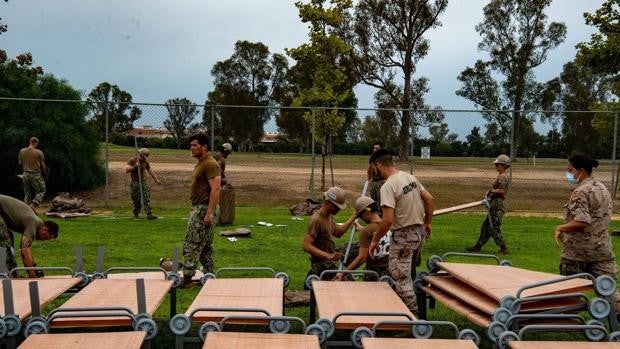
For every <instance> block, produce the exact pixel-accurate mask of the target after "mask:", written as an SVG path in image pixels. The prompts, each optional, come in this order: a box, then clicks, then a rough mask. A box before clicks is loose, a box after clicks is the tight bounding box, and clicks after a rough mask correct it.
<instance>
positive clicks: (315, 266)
mask: <svg viewBox="0 0 620 349" xmlns="http://www.w3.org/2000/svg"><path fill="white" fill-rule="evenodd" d="M339 267H340V262H338V261H320V262H310V270H309V271H308V274H306V278H308V276H310V275H316V276H321V273H322V272H324V271H325V270H338V269H339ZM335 276H336V273H334V274H333V275H326V278H328V279H331V278H333V277H335ZM304 290H308V287H307V286H306V283H305V282H304Z"/></svg>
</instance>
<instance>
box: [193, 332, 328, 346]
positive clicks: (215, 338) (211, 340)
mask: <svg viewBox="0 0 620 349" xmlns="http://www.w3.org/2000/svg"><path fill="white" fill-rule="evenodd" d="M202 347H203V348H205V349H247V348H252V349H319V348H321V346H320V345H319V338H318V337H317V336H310V335H305V334H275V333H243V332H210V333H209V334H208V335H207V339H206V340H205V343H204V345H203V346H202Z"/></svg>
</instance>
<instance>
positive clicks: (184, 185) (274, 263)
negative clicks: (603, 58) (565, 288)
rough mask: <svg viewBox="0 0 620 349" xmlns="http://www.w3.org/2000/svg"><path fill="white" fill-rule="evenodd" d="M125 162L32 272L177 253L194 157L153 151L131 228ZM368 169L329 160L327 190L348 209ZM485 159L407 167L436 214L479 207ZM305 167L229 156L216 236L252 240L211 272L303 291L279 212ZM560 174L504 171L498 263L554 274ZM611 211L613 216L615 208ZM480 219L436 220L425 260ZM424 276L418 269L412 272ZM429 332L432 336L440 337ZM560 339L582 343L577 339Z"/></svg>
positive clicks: (291, 234)
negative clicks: (502, 256) (148, 189)
mask: <svg viewBox="0 0 620 349" xmlns="http://www.w3.org/2000/svg"><path fill="white" fill-rule="evenodd" d="M133 154H135V149H133V148H130V147H117V146H113V147H111V148H110V151H109V159H110V162H109V168H110V192H109V197H108V198H107V200H105V192H104V190H103V188H100V189H98V190H95V191H92V192H87V193H78V196H80V197H82V198H84V199H86V204H87V206H89V207H92V208H93V209H94V210H93V211H94V214H93V216H91V217H85V218H76V219H70V220H57V221H58V223H59V224H60V226H61V235H60V238H59V239H58V240H56V241H51V242H36V243H35V244H34V247H33V248H34V254H35V257H36V259H37V262H38V263H39V265H41V266H71V267H73V266H74V264H75V260H74V257H73V252H72V251H73V248H74V246H76V245H80V246H82V249H83V253H84V257H85V261H84V263H85V269H86V271H87V272H89V273H92V272H94V271H95V268H96V257H97V248H98V247H99V246H104V247H105V249H106V258H105V267H106V268H108V267H111V266H150V267H152V266H158V261H159V258H160V257H164V256H170V255H171V251H172V250H173V249H174V248H179V249H180V248H181V247H182V243H183V237H184V234H185V228H186V224H187V214H188V212H189V203H188V200H187V198H188V195H189V194H188V193H189V182H190V174H191V170H192V169H193V166H194V164H195V159H193V158H192V157H191V156H190V155H189V151H188V150H170V149H152V150H151V156H150V161H151V165H152V167H153V170H154V171H155V173H156V174H157V175H158V176H159V177H160V178H161V179H162V182H163V185H162V186H157V185H155V184H152V189H153V194H152V205H153V209H154V213H155V214H156V215H158V216H160V219H158V220H155V221H147V220H145V219H141V220H134V219H133V218H132V217H131V201H130V198H129V189H128V181H129V178H128V175H127V174H126V173H125V172H124V169H123V168H124V165H125V163H126V161H127V160H128V159H129V158H130V157H131V156H133ZM367 161H368V158H367V157H366V156H334V157H333V159H332V163H333V168H334V184H336V185H340V186H342V187H343V188H344V189H345V191H346V192H347V201H348V203H349V206H351V203H352V202H353V200H354V199H355V198H356V197H357V196H358V195H359V193H360V191H361V188H362V182H363V181H364V180H365V176H366V173H365V171H366V166H367ZM491 161H492V159H488V158H465V159H464V158H433V159H431V160H424V161H422V160H416V161H415V162H414V171H415V174H416V176H417V177H418V178H419V179H420V180H421V181H422V183H423V184H424V185H425V187H426V188H427V189H428V190H429V191H430V192H431V193H432V194H433V195H434V197H435V207H436V209H439V208H444V207H449V206H453V205H457V204H462V203H467V202H472V201H477V200H480V199H482V195H483V193H484V192H485V191H486V190H487V188H488V186H489V184H490V183H491V181H492V180H493V179H494V177H495V175H496V173H495V171H494V170H493V167H492V165H491ZM319 162H320V157H318V158H317V165H318V164H319ZM311 164H312V162H311V158H310V156H308V155H303V154H257V153H233V155H232V156H231V157H230V158H229V160H228V161H227V175H228V177H229V178H230V181H231V182H232V183H233V185H234V186H235V188H236V195H237V215H236V221H235V225H234V226H231V227H218V228H217V229H216V233H217V232H219V231H221V230H224V229H232V228H235V227H241V226H249V227H251V229H252V236H251V237H250V238H247V239H239V240H238V241H237V242H234V243H233V242H230V241H229V240H227V239H225V238H223V237H216V239H215V242H214V248H215V251H216V254H215V260H216V267H217V268H220V267H233V266H268V267H271V268H273V269H275V270H276V271H284V272H286V273H288V274H289V275H290V277H291V284H290V286H289V289H291V290H301V289H302V288H303V282H304V278H305V276H306V272H307V270H308V267H309V262H308V256H307V255H306V254H305V253H304V252H303V250H302V248H301V245H302V240H303V235H304V233H305V229H306V224H307V219H308V217H304V220H303V221H296V220H291V215H290V213H289V212H288V209H287V208H288V207H289V206H290V205H293V204H296V203H298V202H300V201H301V200H304V199H305V198H307V197H308V195H309V188H310V178H311ZM398 166H399V168H400V169H402V170H408V169H409V164H408V163H399V164H398ZM565 167H566V162H565V160H563V159H543V160H540V159H539V160H538V162H537V163H536V165H534V164H533V163H528V162H527V161H519V162H517V163H515V164H514V166H513V187H512V196H511V199H510V204H511V208H512V210H511V212H509V213H508V214H507V216H505V219H504V225H503V230H504V234H505V236H506V240H507V242H508V246H509V248H510V249H511V251H512V252H511V254H510V256H508V257H507V258H508V259H509V260H511V261H512V262H513V263H514V265H515V266H517V267H522V268H526V269H531V270H537V271H544V272H550V273H557V270H558V262H559V250H558V249H557V247H556V246H555V244H554V241H553V230H554V227H555V226H556V225H558V224H559V223H560V222H561V220H560V217H561V208H562V205H563V203H564V202H565V201H566V200H567V198H568V196H569V193H570V189H571V188H570V186H569V185H568V184H566V181H565V179H564V171H565ZM319 171H320V165H318V167H317V169H316V172H315V181H314V188H315V189H316V191H315V192H316V193H317V196H318V193H319V192H320V191H319V190H318V189H320V188H319V187H320V183H319V181H318V178H320V177H319V176H320V173H319ZM610 174H611V165H610V164H609V163H603V164H602V165H601V168H600V169H599V170H598V171H597V173H596V176H598V178H600V179H602V180H604V181H605V182H606V183H609V182H610V179H611V176H610ZM327 180H328V183H327V185H328V186H329V185H331V176H330V172H329V170H328V172H327ZM44 206H45V205H44ZM617 206H618V205H616V207H617ZM614 212H618V211H617V208H616V209H615V211H614ZM349 214H351V209H350V208H349V209H347V210H345V211H343V212H341V213H340V214H339V215H338V216H337V220H338V221H344V220H346V218H347V217H348V215H349ZM483 219H484V211H483V209H482V208H479V209H471V210H469V211H467V212H461V213H455V214H448V215H444V216H439V217H436V219H435V220H434V222H433V236H432V239H431V240H430V241H428V243H427V244H426V246H425V248H424V252H423V258H424V260H425V261H426V259H428V257H430V256H431V255H435V254H437V255H441V254H443V253H445V252H448V251H459V252H462V251H464V247H465V246H468V245H471V244H473V243H474V242H475V241H476V239H477V236H478V232H479V228H480V225H481V223H482V221H483ZM258 221H266V222H270V223H273V224H274V226H272V227H264V226H258V225H257V222H258ZM275 225H285V226H284V227H276V226H275ZM613 229H620V222H619V221H618V220H615V221H614V222H613V223H612V230H613ZM348 237H349V233H347V234H346V235H345V236H344V237H343V238H341V239H340V244H341V245H344V244H346V242H347V241H348ZM496 250H497V247H496V246H494V244H493V242H492V241H491V242H489V244H487V246H485V248H484V250H483V252H485V253H494V252H495V251H496ZM616 253H618V248H616ZM425 269H426V267H425V266H422V267H421V268H420V269H419V270H425ZM197 292H198V289H189V290H185V289H184V290H180V291H179V297H178V307H177V310H178V311H179V312H181V313H182V312H184V311H185V310H186V309H187V307H188V306H189V304H190V303H191V301H192V299H193V298H194V296H195V295H196V294H197ZM351 297H355V295H351ZM63 300H64V299H61V300H59V301H56V302H54V303H53V304H52V305H51V306H50V308H53V307H55V306H58V305H59V304H61V303H62V302H63ZM168 309H169V304H168V300H166V301H165V303H164V304H162V306H161V307H160V310H159V311H158V312H157V313H156V314H155V320H156V321H157V323H158V327H159V334H158V336H157V338H156V341H155V343H154V347H155V348H171V347H173V344H174V338H173V335H172V333H171V332H170V330H169V328H168V315H169V314H168ZM286 313H287V315H292V316H298V317H301V318H302V319H304V320H305V321H308V316H309V314H308V308H307V307H295V308H287V309H286ZM429 319H433V320H448V321H453V322H455V323H456V324H457V325H458V326H459V328H473V329H475V330H476V331H478V332H479V333H480V334H481V337H483V338H484V337H486V335H485V334H484V329H481V328H476V327H474V326H473V325H472V324H471V323H469V322H468V321H467V320H465V319H464V318H462V317H460V316H458V315H456V314H455V313H453V312H451V311H449V310H447V309H445V308H444V307H442V306H441V305H438V307H437V309H435V310H429ZM438 334H439V336H441V334H442V332H441V331H439V333H438ZM447 336H449V334H448V335H447ZM569 337H570V338H577V339H581V336H580V335H572V336H569ZM544 338H555V337H554V336H551V337H544ZM188 347H189V348H191V347H192V346H191V345H189V346H188ZM194 347H196V348H197V347H198V346H194ZM481 347H483V348H488V347H490V343H489V342H488V341H486V342H483V344H482V346H481Z"/></svg>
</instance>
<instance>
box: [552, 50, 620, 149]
mask: <svg viewBox="0 0 620 349" xmlns="http://www.w3.org/2000/svg"><path fill="white" fill-rule="evenodd" d="M581 63H582V61H581V60H575V61H573V62H568V63H566V64H565V65H564V68H563V70H562V73H561V74H560V76H559V77H558V78H555V79H553V80H550V81H549V82H547V84H546V85H545V91H544V94H543V97H544V98H543V103H544V104H543V105H544V107H545V109H548V110H554V111H556V112H555V113H553V114H548V115H546V116H545V117H546V119H554V118H560V119H561V121H562V133H563V135H564V136H565V139H566V149H565V151H566V153H569V154H570V153H571V152H573V151H578V152H584V153H589V154H592V153H593V151H594V150H595V149H597V147H598V146H600V140H601V133H599V130H597V129H596V128H595V123H594V119H595V118H596V116H597V115H598V114H597V113H594V112H592V113H588V112H584V111H588V110H591V109H592V108H593V107H594V106H596V105H597V104H599V103H602V104H604V103H606V102H607V101H608V98H609V97H610V91H611V81H610V79H609V78H608V76H607V75H606V74H600V73H599V74H596V73H594V71H593V70H592V69H591V68H590V67H589V66H586V65H582V64H581ZM574 111H581V112H574Z"/></svg>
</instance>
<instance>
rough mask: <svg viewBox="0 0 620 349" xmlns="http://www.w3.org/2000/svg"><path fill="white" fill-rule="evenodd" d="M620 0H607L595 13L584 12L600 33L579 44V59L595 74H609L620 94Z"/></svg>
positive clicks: (616, 91) (588, 22) (587, 21)
mask: <svg viewBox="0 0 620 349" xmlns="http://www.w3.org/2000/svg"><path fill="white" fill-rule="evenodd" d="M619 6H620V0H606V1H605V2H604V3H603V4H602V5H601V8H599V9H598V10H596V12H594V13H584V17H585V19H586V24H588V25H592V26H595V27H596V28H597V29H598V33H595V34H592V35H591V37H590V41H589V42H587V43H581V44H579V45H577V48H578V50H579V51H578V53H577V59H578V60H580V61H581V62H582V64H583V65H586V66H588V67H590V68H591V69H592V71H593V72H594V73H595V74H605V75H609V76H610V78H611V80H612V81H613V83H614V89H613V90H614V94H615V95H616V96H620V75H619V74H620V57H619V55H618V52H620V7H619Z"/></svg>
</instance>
